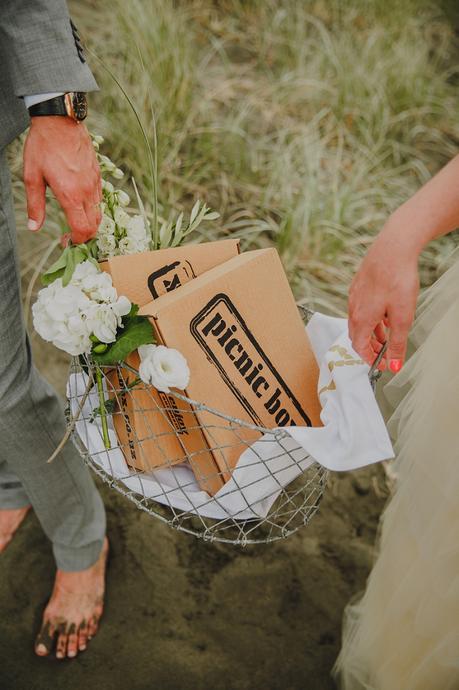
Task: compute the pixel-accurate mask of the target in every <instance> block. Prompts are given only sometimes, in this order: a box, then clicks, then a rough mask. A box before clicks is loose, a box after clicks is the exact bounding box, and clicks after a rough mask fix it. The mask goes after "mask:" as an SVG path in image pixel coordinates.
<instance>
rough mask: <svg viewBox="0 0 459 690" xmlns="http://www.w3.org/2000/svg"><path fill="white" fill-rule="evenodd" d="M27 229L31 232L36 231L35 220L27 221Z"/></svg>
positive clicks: (36, 224)
mask: <svg viewBox="0 0 459 690" xmlns="http://www.w3.org/2000/svg"><path fill="white" fill-rule="evenodd" d="M27 227H28V228H29V230H31V231H32V232H36V231H37V230H38V223H37V221H36V220H32V218H29V220H28V221H27Z"/></svg>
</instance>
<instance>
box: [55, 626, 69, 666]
mask: <svg viewBox="0 0 459 690" xmlns="http://www.w3.org/2000/svg"><path fill="white" fill-rule="evenodd" d="M67 642H68V636H67V633H66V631H65V626H64V627H63V628H62V627H61V628H60V631H59V634H58V637H57V645H56V657H57V658H58V659H63V658H64V657H65V655H66V654H67Z"/></svg>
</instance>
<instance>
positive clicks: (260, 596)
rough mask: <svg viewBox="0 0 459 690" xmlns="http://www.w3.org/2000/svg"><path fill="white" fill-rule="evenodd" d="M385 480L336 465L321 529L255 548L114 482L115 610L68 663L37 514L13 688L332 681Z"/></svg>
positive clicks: (15, 627)
mask: <svg viewBox="0 0 459 690" xmlns="http://www.w3.org/2000/svg"><path fill="white" fill-rule="evenodd" d="M35 352H36V359H37V362H38V364H39V365H40V368H41V369H42V370H43V371H44V372H46V373H48V375H49V378H50V379H51V380H52V382H53V383H54V384H55V385H57V386H58V388H60V389H61V390H62V389H63V382H64V380H65V372H66V361H65V358H64V357H63V356H61V354H59V353H57V352H56V350H54V349H53V348H48V347H47V346H43V345H42V343H40V342H38V341H36V343H35ZM375 486H376V491H375ZM378 487H380V488H383V487H384V477H383V471H382V469H381V468H371V469H365V470H360V471H358V472H354V473H352V474H340V475H334V476H333V477H332V481H331V483H330V487H329V489H328V491H327V493H326V496H325V499H324V501H323V502H322V505H321V509H320V511H319V513H318V515H317V517H316V518H315V519H314V520H313V521H312V523H311V524H310V525H309V526H308V527H305V528H303V529H302V530H300V531H299V532H297V533H296V534H295V535H293V536H291V537H289V538H288V539H286V540H284V541H282V542H277V543H276V544H273V545H266V546H264V545H263V546H253V547H247V548H245V549H242V548H237V547H234V546H228V545H219V544H217V545H211V544H207V543H203V542H202V541H200V540H198V539H196V538H195V537H192V536H188V535H184V534H182V533H179V532H176V531H174V530H173V529H171V528H169V527H167V526H165V525H163V524H161V523H160V522H159V521H157V520H155V519H154V518H152V517H150V516H149V515H147V514H145V513H142V512H141V511H139V510H138V509H137V508H136V507H135V506H134V505H133V504H131V503H130V502H129V501H128V500H127V499H126V498H124V497H122V496H120V495H118V494H117V493H115V492H114V491H112V490H110V489H109V488H108V487H106V486H104V487H101V488H102V494H103V497H104V500H105V504H106V506H107V511H108V534H109V538H110V541H111V559H110V564H109V571H108V592H107V606H106V612H105V614H104V618H103V624H102V626H101V630H100V632H99V634H98V635H97V637H96V638H95V639H94V640H93V641H92V642H91V644H90V646H89V648H88V650H87V651H86V652H85V653H84V654H82V655H81V656H80V657H78V658H77V659H74V660H67V661H56V660H51V659H39V658H37V657H35V656H34V654H33V636H34V634H35V633H36V631H37V629H38V626H39V622H40V616H41V612H42V610H43V607H44V605H45V603H46V600H47V597H48V595H49V592H50V590H51V586H52V580H53V568H54V565H53V559H52V554H51V548H50V545H49V543H48V541H47V539H46V537H45V536H44V535H43V532H42V531H41V529H40V526H39V523H38V521H37V519H36V517H35V516H34V515H29V516H28V518H27V519H26V521H25V522H24V524H23V525H22V527H21V529H20V531H19V532H18V534H17V535H16V537H15V539H14V541H13V542H12V543H11V545H10V546H9V547H8V549H7V550H6V551H5V553H4V554H3V555H2V556H1V557H0V610H1V612H2V616H1V620H2V622H1V624H0V687H1V688H2V690H49V688H56V689H57V690H61V688H62V689H63V690H64V689H65V690H82V689H85V688H87V689H88V690H93V689H96V690H105V689H107V690H108V689H109V688H110V689H115V690H117V689H118V688H120V689H121V688H123V689H124V688H127V689H129V690H153V688H154V689H155V690H328V689H329V688H333V687H334V685H333V682H332V680H331V678H330V669H331V667H332V665H333V662H334V659H335V658H336V655H337V653H338V649H339V640H340V625H341V617H342V611H343V608H344V606H345V604H346V602H347V601H348V600H349V598H350V597H351V596H352V595H353V594H355V593H356V592H357V591H359V590H360V589H361V588H362V587H363V585H364V582H365V579H366V577H367V574H368V572H369V568H370V565H371V559H372V552H373V550H372V544H373V542H374V538H375V532H376V528H377V521H378V516H379V514H380V511H381V509H382V507H383V504H384V496H383V494H382V493H380V491H379V490H378Z"/></svg>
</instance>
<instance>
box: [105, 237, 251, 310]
mask: <svg viewBox="0 0 459 690" xmlns="http://www.w3.org/2000/svg"><path fill="white" fill-rule="evenodd" d="M238 254H239V240H220V241H218V242H203V243H202V244H185V245H183V246H181V247H171V248H169V249H158V250H156V251H153V252H142V253H141V254H129V255H127V256H114V257H112V258H111V259H109V260H108V261H104V262H103V263H101V264H100V266H101V268H102V269H103V270H104V271H106V272H107V273H110V275H111V276H112V280H113V285H114V286H115V287H116V289H117V291H118V294H119V295H124V296H125V297H127V298H128V299H129V300H130V301H131V302H132V303H133V304H138V305H139V306H140V307H141V306H143V305H144V304H148V302H151V300H152V299H156V298H157V297H159V296H160V295H163V294H165V293H166V292H171V291H172V290H175V289H176V288H178V287H180V286H181V285H184V284H185V283H187V282H188V281H189V280H191V279H192V278H195V277H196V276H199V275H201V274H202V273H204V272H205V271H208V270H209V269H211V268H213V267H214V266H218V265H219V264H222V263H224V262H225V261H227V260H228V259H231V258H232V257H233V256H237V255H238Z"/></svg>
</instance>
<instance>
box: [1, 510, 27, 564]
mask: <svg viewBox="0 0 459 690" xmlns="http://www.w3.org/2000/svg"><path fill="white" fill-rule="evenodd" d="M29 510H30V506H26V507H25V508H16V509H15V510H0V553H1V552H2V551H4V550H5V549H6V547H7V546H8V544H9V543H10V541H11V540H12V538H13V536H14V533H15V532H16V530H17V528H18V527H19V525H20V524H21V522H22V521H23V520H24V518H25V516H26V515H27V513H28V512H29Z"/></svg>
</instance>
